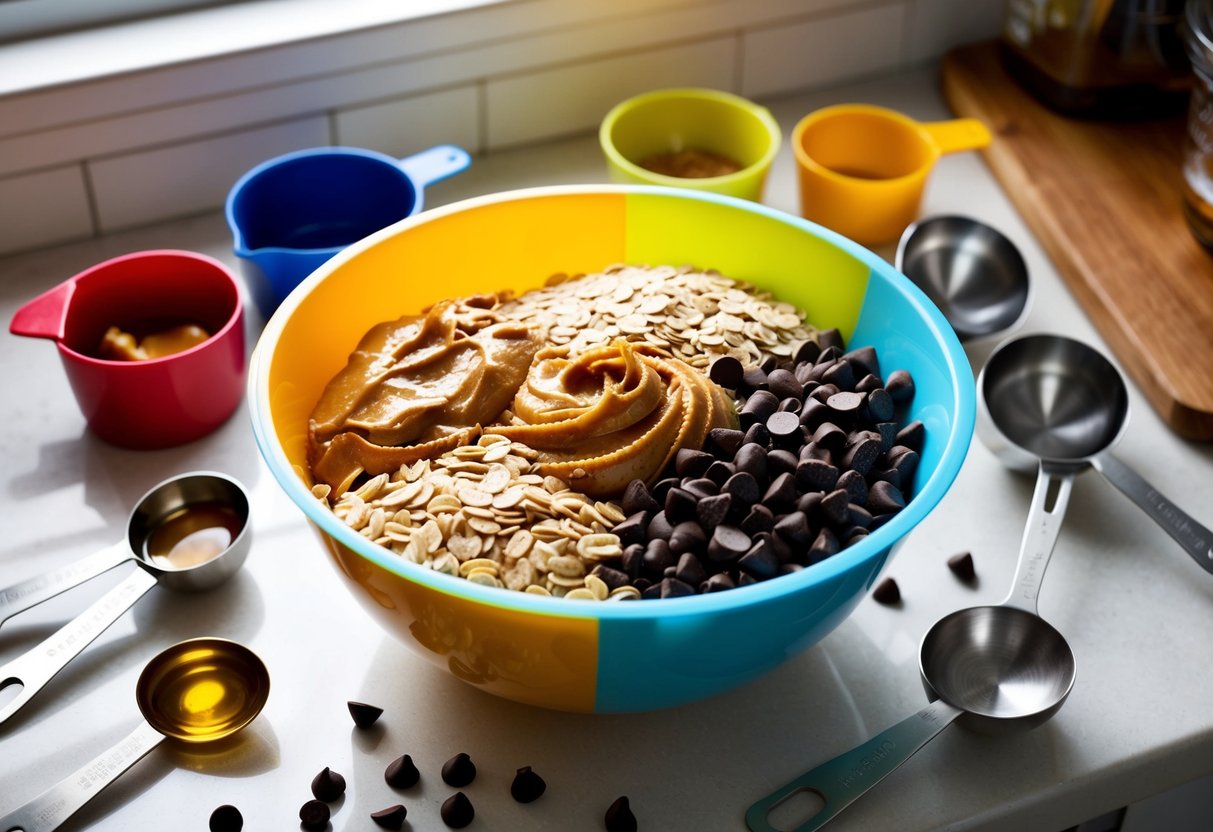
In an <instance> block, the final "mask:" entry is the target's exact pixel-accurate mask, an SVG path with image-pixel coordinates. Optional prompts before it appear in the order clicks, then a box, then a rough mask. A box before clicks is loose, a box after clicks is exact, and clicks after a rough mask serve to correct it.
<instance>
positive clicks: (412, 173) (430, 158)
mask: <svg viewBox="0 0 1213 832" xmlns="http://www.w3.org/2000/svg"><path fill="white" fill-rule="evenodd" d="M471 163H472V157H471V156H470V155H469V154H468V152H467V151H466V150H464V149H463V148H461V147H455V145H453V144H440V145H436V146H434V147H431V148H430V149H429V150H423V151H421V152H420V153H417V154H414V155H412V156H406V157H405V158H403V159H401V160H400V162H399V165H400V169H401V170H403V171H404V172H405V173H406V174H407V175H408V177H409V179H412V180H413V182H414V184H415V185H416V186H417V188H418V189H421V188H425V187H426V186H427V185H432V184H433V183H435V182H441V181H442V180H443V179H446V178H447V177H448V176H454V175H455V174H456V173H459V171H461V170H463V169H464V168H466V167H467V166H468V165H470V164H471Z"/></svg>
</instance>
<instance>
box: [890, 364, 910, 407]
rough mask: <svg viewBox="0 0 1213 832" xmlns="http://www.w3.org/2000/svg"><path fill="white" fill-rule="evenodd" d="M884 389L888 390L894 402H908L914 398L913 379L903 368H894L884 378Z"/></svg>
mask: <svg viewBox="0 0 1213 832" xmlns="http://www.w3.org/2000/svg"><path fill="white" fill-rule="evenodd" d="M884 389H885V390H888V391H889V395H890V396H892V397H893V401H894V402H897V403H898V404H901V403H902V402H908V401H910V399H912V398H914V379H913V378H912V377H911V376H910V374H909V373H908V372H906V371H905V370H894V371H893V372H891V373H889V377H888V378H886V379H885V380H884Z"/></svg>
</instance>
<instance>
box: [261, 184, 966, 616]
mask: <svg viewBox="0 0 1213 832" xmlns="http://www.w3.org/2000/svg"><path fill="white" fill-rule="evenodd" d="M597 194H624V195H628V194H638V195H640V194H643V195H653V196H660V197H667V198H674V199H684V200H698V201H703V202H714V203H719V204H722V205H726V206H729V207H732V208H738V209H741V210H744V211H748V212H752V213H757V214H759V215H761V216H763V217H765V218H768V219H770V220H773V221H775V222H779V223H783V224H788V225H793V226H796V227H798V228H801V229H803V230H805V231H807V232H809V233H810V234H813V235H815V236H817V237H819V238H822V239H824V240H825V241H826V242H828V243H830V244H831V245H833V246H835V247H837V248H840V249H842V250H843V251H844V252H846V253H847V254H849V255H851V256H852V257H854V258H856V259H857V260H860V261H861V262H863V263H864V264H865V265H867V266H868V267H869V269H870V270H872V271H875V272H878V273H880V274H881V276H882V277H883V278H884V279H886V280H889V281H891V282H892V284H893V285H894V287H895V288H896V289H897V290H899V292H900V293H901V294H902V295H903V296H905V298H906V300H907V301H908V302H909V303H910V304H911V305H912V306H914V307H915V308H916V309H917V311H918V312H919V314H921V315H922V316H923V317H924V318H925V320H926V323H927V324H928V327H929V329H930V330H931V331H932V332H933V333H934V335H935V336H936V341H937V342H938V343H940V344H941V345H942V347H943V354H944V358H945V361H946V365H947V367H948V369H949V371H950V374H951V376H952V377H953V379H955V381H956V383H954V384H953V385H952V405H953V414H954V416H953V420H952V427H951V431H950V433H949V434H948V435H947V436H946V437H944V438H943V441H944V443H945V444H944V448H943V452H942V453H941V455H940V459H939V463H938V465H937V466H936V468H935V470H934V472H933V473H932V474H931V476H930V478H929V479H928V480H927V481H926V482H925V483H923V486H922V488H920V489H919V491H918V493H917V494H915V495H914V497H913V498H912V499H911V500H910V501H909V502H908V503H906V506H905V508H903V509H902V510H901V511H899V512H898V513H897V514H896V515H895V516H894V517H893V519H892V520H890V521H889V522H887V523H885V524H884V525H883V526H881V527H880V528H879V529H877V530H876V531H875V532H873V533H872V534H870V535H868V536H867V537H865V538H864V539H863V540H862V541H860V542H859V543H856V544H855V545H854V546H849V547H847V548H845V549H843V550H841V551H840V552H838V553H837V554H835V555H833V556H831V557H829V558H826V559H825V560H824V561H821V562H820V563H817V564H814V565H813V566H811V567H808V568H806V569H804V570H801V571H799V572H796V573H795V574H792V575H782V576H780V577H779V578H778V579H772V580H767V581H759V582H757V583H754V584H750V585H748V586H744V587H737V588H735V589H730V590H728V591H727V592H711V593H704V594H699V595H693V596H687V597H683V598H663V599H660V603H653V602H651V601H646V602H643V603H605V602H599V603H582V604H578V603H574V602H570V601H568V600H566V599H563V598H553V597H547V596H541V595H537V594H533V593H527V592H516V591H512V590H506V589H502V588H499V587H489V586H481V585H479V584H474V583H472V582H470V581H467V580H466V579H464V578H458V577H454V576H451V575H446V574H444V573H441V572H436V571H434V570H432V569H428V568H426V567H423V566H421V565H419V564H414V563H412V562H409V561H406V560H405V559H404V558H402V557H400V556H399V555H396V554H394V553H392V552H391V551H390V550H388V549H385V548H383V547H381V546H378V545H376V544H374V543H372V542H371V541H370V540H368V539H367V538H365V537H363V536H362V535H360V534H358V533H357V532H355V531H354V530H352V529H351V528H350V527H349V526H347V525H346V524H345V523H343V522H342V521H341V520H340V519H338V517H337V515H335V514H334V513H333V512H332V511H331V510H330V509H328V508H327V507H326V506H323V505H322V504H321V501H320V500H318V499H316V497H315V496H314V495H313V494H312V493H311V490H310V489H309V488H308V487H307V485H306V484H305V483H304V482H303V480H302V479H300V477H299V476H298V475H297V474H296V472H295V468H294V466H293V465H292V463H291V462H290V460H289V459H288V458H287V457H286V454H285V452H284V451H283V449H282V447H281V445H280V444H279V443H278V441H277V438H276V436H275V435H274V433H273V430H272V429H271V428H270V427H269V426H268V425H269V418H268V414H269V412H270V407H269V384H268V372H269V363H270V362H269V358H268V355H269V353H270V352H271V351H272V349H273V347H274V345H275V344H276V343H277V341H278V336H279V335H280V334H281V332H282V330H283V327H284V326H285V323H286V321H287V319H288V318H289V317H290V315H291V313H292V312H293V311H294V310H295V308H297V307H298V306H299V304H300V303H301V302H302V301H303V299H304V298H305V297H306V296H307V294H308V293H309V292H310V291H311V289H312V288H313V287H314V286H316V285H318V284H319V283H321V282H322V281H324V280H325V279H326V278H327V277H328V275H329V274H331V273H332V272H333V271H335V270H336V269H338V268H339V267H341V266H342V265H343V264H345V263H346V262H347V261H349V260H351V259H352V258H354V257H356V256H357V255H358V254H360V253H361V252H362V251H365V250H366V249H368V248H371V247H372V246H375V245H377V244H378V243H379V242H381V241H382V240H384V239H387V238H389V237H392V236H395V235H396V234H400V233H403V232H404V231H406V230H408V229H410V228H413V227H415V226H420V225H424V224H426V223H430V222H438V221H441V220H442V219H444V218H445V217H448V216H451V215H453V214H457V213H462V212H464V211H468V210H474V209H478V208H482V207H484V206H488V205H495V204H498V203H503V202H513V201H518V200H525V199H533V198H538V197H553V196H555V197H559V196H586V195H597ZM966 382H967V383H966ZM248 393H249V415H250V418H251V420H252V423H253V434H254V438H255V440H256V443H257V447H258V449H259V450H260V452H261V455H262V458H263V459H264V460H265V462H266V465H267V466H268V467H269V469H270V472H271V474H272V475H273V476H274V478H275V480H277V482H278V485H279V486H280V487H281V488H282V489H283V490H284V491H285V492H286V494H287V496H288V497H290V499H291V501H292V502H293V503H295V505H296V506H297V507H298V508H299V509H300V510H302V511H303V513H304V515H305V516H306V517H307V519H308V520H310V521H311V522H312V523H313V524H315V526H316V527H317V529H318V530H319V531H321V532H323V533H324V534H325V535H327V536H328V537H330V538H331V539H332V540H333V541H335V542H336V543H338V544H340V545H341V546H343V547H344V548H346V549H347V550H350V551H352V552H354V553H355V554H357V555H358V556H359V557H360V558H362V559H364V560H367V561H369V562H370V563H372V564H374V565H375V566H377V567H378V568H380V569H383V570H385V571H387V572H389V573H391V574H394V575H396V576H398V577H400V578H401V579H403V580H406V581H410V582H412V583H415V584H419V585H421V586H422V587H425V588H427V589H430V590H434V591H437V592H440V593H443V594H445V595H450V596H456V597H459V598H462V599H465V600H467V601H470V602H473V603H477V604H485V605H488V606H491V607H495V608H499V609H508V610H512V611H516V612H522V613H533V614H539V615H544V616H550V617H568V618H580V619H592V620H624V619H636V618H655V617H660V616H663V615H667V614H679V615H698V614H706V613H720V612H725V611H729V610H736V609H739V608H743V607H750V606H754V605H761V604H763V603H764V602H769V601H774V600H776V599H780V598H784V597H786V596H791V595H795V594H797V593H799V592H801V591H804V590H807V589H809V588H810V587H812V586H815V585H818V584H824V583H827V582H829V581H831V580H833V579H836V578H838V577H839V576H841V575H842V574H844V573H846V572H849V571H851V570H852V569H855V568H856V567H858V566H860V565H861V564H863V563H865V562H869V561H871V560H873V559H875V558H877V557H883V556H884V555H885V553H886V552H887V551H889V550H890V549H891V547H892V546H893V545H894V544H895V543H898V542H900V541H901V540H903V539H904V537H905V536H906V534H908V533H909V531H910V530H911V529H913V528H914V527H915V526H917V525H918V523H919V522H921V521H922V520H923V519H924V518H925V517H926V516H927V514H929V513H930V512H931V511H932V510H933V509H934V508H935V507H936V506H937V505H938V504H939V502H940V500H942V499H943V496H944V495H945V494H946V493H947V490H948V488H949V487H950V486H951V484H952V482H953V481H954V480H955V479H956V477H957V475H958V474H959V473H960V468H961V466H962V465H963V463H964V460H965V457H966V455H967V453H968V450H969V446H970V444H971V441H972V436H973V430H974V424H975V419H976V386H975V385H974V384H973V383H972V372H971V369H970V365H969V361H968V358H967V356H966V355H965V353H964V350H963V348H962V347H961V344H960V341H959V339H958V338H957V337H956V334H955V333H954V332H953V330H952V328H951V326H949V325H948V323H947V321H946V320H945V319H944V317H943V314H942V313H941V312H940V311H939V310H938V309H937V308H936V307H935V306H934V304H932V303H931V301H930V300H929V299H928V298H927V296H926V294H925V293H924V292H923V291H922V290H921V289H919V288H918V287H917V286H915V285H914V284H913V283H912V282H911V281H910V279H909V278H907V277H906V276H905V275H903V274H901V273H900V272H898V271H897V270H896V269H895V268H893V266H892V265H890V264H889V263H888V262H886V261H885V260H884V259H883V258H881V257H879V256H878V255H876V254H875V253H873V252H872V251H870V250H868V249H866V248H864V247H863V246H861V245H860V244H859V243H856V242H854V241H853V240H850V239H848V238H846V237H843V236H842V235H840V234H838V233H837V232H835V231H832V230H830V229H828V228H825V227H824V226H820V225H817V224H816V223H813V222H811V221H809V220H805V219H803V218H801V217H796V216H793V215H791V214H788V213H785V212H783V211H780V210H777V209H775V208H770V207H768V206H765V205H761V204H759V203H755V202H752V201H749V200H744V199H740V198H738V197H730V196H725V195H721V194H715V193H711V192H706V191H692V190H687V189H683V188H668V187H663V186H659V185H597V184H594V185H553V186H542V187H535V188H521V189H516V190H510V191H502V192H498V193H493V194H487V195H484V196H479V197H473V198H470V199H464V200H460V201H457V202H453V203H450V204H448V205H445V206H442V207H437V208H431V209H429V210H427V211H425V212H423V213H419V214H416V215H414V216H412V217H407V218H405V219H403V220H400V221H399V222H397V223H395V224H393V225H390V226H387V227H386V228H383V229H381V230H379V231H377V232H375V233H374V234H372V235H370V236H368V237H365V238H364V239H362V240H360V241H358V242H357V243H354V244H352V245H350V246H349V247H347V248H345V249H343V250H342V251H341V252H340V253H339V254H337V255H336V256H334V257H333V258H332V259H331V260H328V261H327V262H325V264H324V265H323V266H321V267H320V268H318V269H316V271H314V272H313V273H312V274H311V275H309V276H308V277H307V278H306V279H305V280H303V281H302V282H301V283H300V284H299V285H298V286H297V287H296V288H295V289H294V290H293V291H292V292H291V293H290V294H289V295H288V296H287V298H286V299H285V300H284V301H283V302H282V304H281V305H279V307H278V309H277V310H276V311H275V312H274V314H273V315H272V316H271V317H270V319H269V321H267V322H266V324H265V328H264V329H263V330H262V334H261V337H260V338H259V339H258V341H257V344H256V347H255V348H254V350H253V354H252V356H251V358H250V360H249V374H248ZM876 574H877V573H876V572H873V574H872V580H875V577H876Z"/></svg>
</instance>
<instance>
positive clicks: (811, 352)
mask: <svg viewBox="0 0 1213 832" xmlns="http://www.w3.org/2000/svg"><path fill="white" fill-rule="evenodd" d="M819 355H821V345H820V344H818V343H817V342H816V341H812V340H809V341H801V342H800V343H799V344H798V345H797V347H796V351H795V352H793V353H792V361H793V363H795V364H800V363H801V362H804V361H807V362H813V361H815V360H816V359H817V356H819Z"/></svg>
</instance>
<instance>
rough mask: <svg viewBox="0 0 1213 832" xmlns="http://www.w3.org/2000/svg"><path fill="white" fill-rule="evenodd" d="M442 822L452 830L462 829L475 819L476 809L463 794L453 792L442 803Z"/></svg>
mask: <svg viewBox="0 0 1213 832" xmlns="http://www.w3.org/2000/svg"><path fill="white" fill-rule="evenodd" d="M439 814H441V815H442V822H443V823H445V824H446V825H447V826H449V827H451V828H452V829H462V828H463V827H465V826H467V825H468V824H469V823H471V822H472V819H473V818H474V817H476V807H474V806H473V805H472V801H470V800H468V798H467V795H465V794H464V793H463V792H455V793H454V794H453V795H451V796H450V797H448V798H447V799H446V800H445V801H443V803H442V809H441V810H440V812H439Z"/></svg>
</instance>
